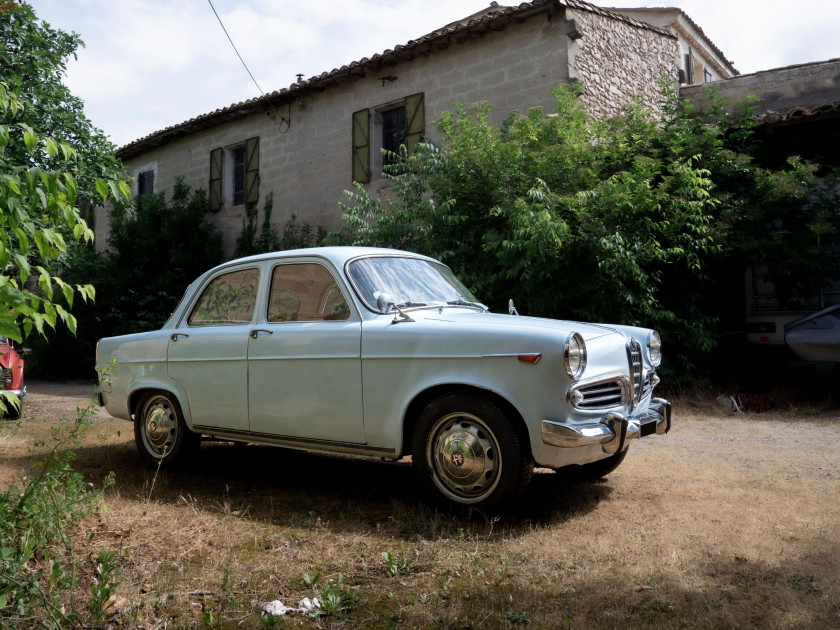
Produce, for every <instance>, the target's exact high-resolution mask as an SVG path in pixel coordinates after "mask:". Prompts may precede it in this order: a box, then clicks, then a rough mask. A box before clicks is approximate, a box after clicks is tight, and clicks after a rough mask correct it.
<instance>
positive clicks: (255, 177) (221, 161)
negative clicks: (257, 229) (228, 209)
mask: <svg viewBox="0 0 840 630" xmlns="http://www.w3.org/2000/svg"><path fill="white" fill-rule="evenodd" d="M259 169H260V139H259V138H249V139H248V140H246V141H245V143H244V144H236V145H232V146H228V147H224V148H222V147H219V148H217V149H213V150H212V151H211V152H210V194H209V197H210V209H211V210H212V211H213V212H218V211H219V210H221V209H222V207H223V206H240V205H242V204H246V203H257V201H258V200H259V186H260V176H259Z"/></svg>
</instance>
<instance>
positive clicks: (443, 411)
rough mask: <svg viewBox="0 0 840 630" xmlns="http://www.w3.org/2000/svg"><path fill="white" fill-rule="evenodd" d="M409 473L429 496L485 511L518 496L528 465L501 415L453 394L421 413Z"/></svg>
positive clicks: (468, 397)
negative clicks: (415, 476)
mask: <svg viewBox="0 0 840 630" xmlns="http://www.w3.org/2000/svg"><path fill="white" fill-rule="evenodd" d="M411 454H412V459H413V462H414V469H415V471H416V472H417V474H418V475H419V477H420V480H421V483H423V485H424V486H425V487H426V488H427V490H429V491H430V492H431V493H432V494H433V496H436V497H439V498H443V499H445V500H447V501H449V502H451V503H455V504H458V505H463V506H474V507H479V508H489V507H495V506H497V505H500V504H502V503H504V502H505V501H507V500H508V499H510V498H511V497H512V496H514V495H515V494H517V493H518V492H520V491H522V490H523V489H524V488H525V486H527V485H528V482H529V481H530V479H531V473H532V471H533V463H532V461H531V458H530V457H529V456H528V452H527V447H526V446H523V445H522V443H521V441H520V438H519V436H518V435H517V433H516V431H515V430H514V428H513V426H512V425H511V423H510V421H509V420H508V418H507V417H506V416H505V414H504V413H503V412H502V411H501V410H500V409H499V408H498V407H497V406H496V405H494V404H493V403H492V402H490V401H489V400H486V399H483V398H480V397H478V396H473V395H465V394H457V395H449V396H444V397H442V398H438V399H437V400H434V401H432V402H431V403H429V405H427V406H426V408H425V409H424V410H423V413H422V414H421V416H420V419H419V421H418V423H417V426H416V428H415V431H414V438H413V441H412V449H411Z"/></svg>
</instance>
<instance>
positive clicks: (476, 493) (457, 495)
mask: <svg viewBox="0 0 840 630" xmlns="http://www.w3.org/2000/svg"><path fill="white" fill-rule="evenodd" d="M426 464H427V465H428V467H429V469H430V470H431V471H432V479H433V480H434V482H435V485H436V486H437V487H438V488H439V489H440V490H441V492H443V493H444V494H445V495H446V496H448V497H449V498H450V499H453V500H455V501H458V502H459V503H477V502H479V501H481V500H483V499H485V498H486V497H487V496H489V495H490V494H491V493H492V492H493V490H494V489H495V488H496V485H497V484H498V482H499V475H500V473H501V468H502V461H501V457H500V453H499V445H498V444H497V442H496V437H495V436H494V435H493V433H492V432H491V431H490V430H489V429H488V428H487V425H485V424H484V423H483V422H482V421H481V420H480V419H479V418H477V417H476V416H473V415H472V414H466V413H453V414H449V415H447V416H444V417H443V418H441V419H440V420H438V421H437V423H436V424H435V426H434V428H433V429H432V431H431V432H430V433H429V439H428V442H427V444H426Z"/></svg>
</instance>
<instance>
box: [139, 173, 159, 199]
mask: <svg viewBox="0 0 840 630" xmlns="http://www.w3.org/2000/svg"><path fill="white" fill-rule="evenodd" d="M153 192H155V172H154V171H152V170H149V171H142V172H140V173H138V174H137V194H138V195H148V194H151V193H153Z"/></svg>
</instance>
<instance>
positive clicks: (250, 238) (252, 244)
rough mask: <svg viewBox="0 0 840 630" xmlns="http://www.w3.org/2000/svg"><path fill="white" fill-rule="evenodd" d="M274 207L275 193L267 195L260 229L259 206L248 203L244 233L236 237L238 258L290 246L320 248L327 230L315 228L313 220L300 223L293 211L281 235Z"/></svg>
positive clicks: (235, 253) (294, 247) (244, 220)
mask: <svg viewBox="0 0 840 630" xmlns="http://www.w3.org/2000/svg"><path fill="white" fill-rule="evenodd" d="M273 209H274V193H273V192H270V193H268V195H266V198H265V203H264V204H263V220H262V224H261V226H260V230H259V232H258V231H257V205H256V204H248V205H246V206H245V217H244V218H243V220H242V232H241V233H240V234H239V236H238V237H237V239H236V249H235V250H234V253H233V254H234V258H238V257H240V256H250V255H252V254H262V253H265V252H275V251H278V250H286V249H299V248H300V249H303V248H307V247H317V246H318V245H320V244H321V243H322V242H323V241H324V238H325V237H326V232H325V231H324V229H323V228H322V227H320V226H318V227H317V228H313V227H312V225H310V224H309V223H306V222H304V223H302V224H301V223H298V220H297V216H296V215H295V214H292V216H291V218H290V219H289V220H288V221H287V222H286V225H285V227H284V228H283V235H282V236H280V235H279V234H278V233H277V230H276V229H275V228H274V227H273V226H272V224H271V214H272V212H273Z"/></svg>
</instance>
